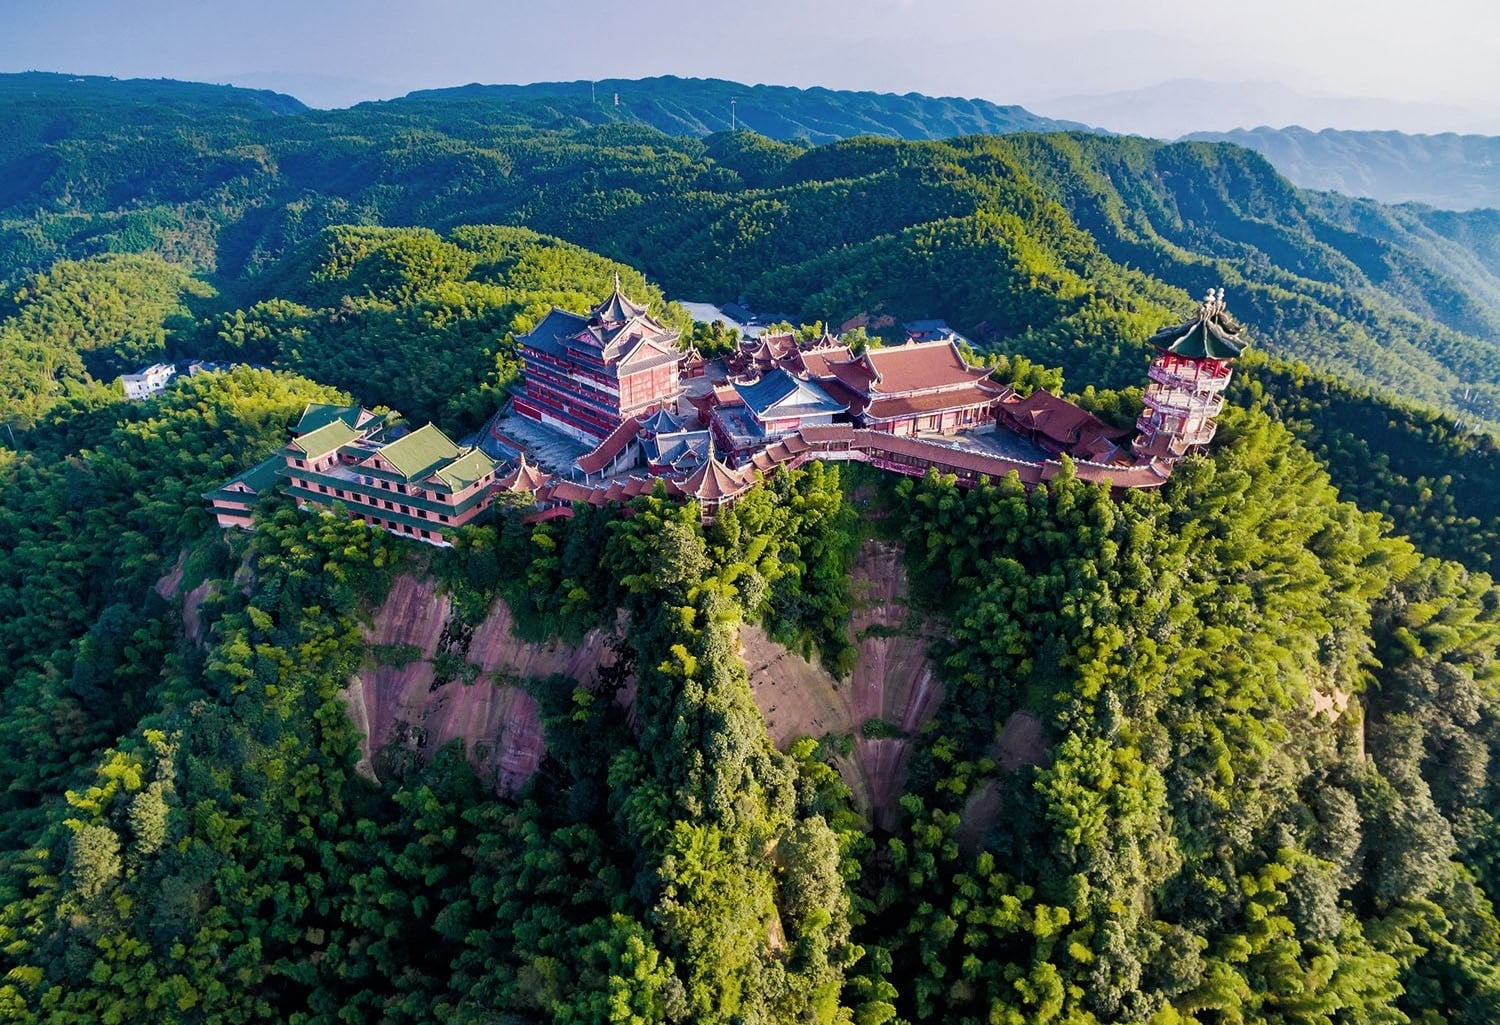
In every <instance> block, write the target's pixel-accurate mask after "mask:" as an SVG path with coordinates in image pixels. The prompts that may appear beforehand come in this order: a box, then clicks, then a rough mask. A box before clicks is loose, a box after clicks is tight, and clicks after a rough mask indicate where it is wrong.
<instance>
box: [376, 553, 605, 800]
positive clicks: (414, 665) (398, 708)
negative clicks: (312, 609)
mask: <svg viewBox="0 0 1500 1025" xmlns="http://www.w3.org/2000/svg"><path fill="white" fill-rule="evenodd" d="M511 627H512V619H511V614H510V609H509V608H508V607H507V606H506V605H505V603H504V602H501V601H497V602H496V603H495V605H494V606H493V607H492V608H491V609H490V613H489V615H488V616H486V617H485V620H484V622H482V623H481V624H479V625H478V626H477V627H475V628H474V630H473V632H472V633H469V632H467V631H465V630H464V629H463V628H462V626H461V624H459V623H457V622H456V621H455V620H454V619H453V616H452V605H451V603H450V601H449V600H448V597H447V596H446V595H443V594H439V593H438V592H437V588H436V585H435V584H434V583H433V582H432V581H430V580H419V579H417V578H415V577H410V576H402V577H398V578H397V579H396V581H395V583H394V584H393V585H392V587H391V591H390V594H389V595H388V596H387V598H386V600H385V603H384V604H383V605H382V606H381V607H380V609H379V610H378V611H377V612H376V614H375V617H374V621H373V622H372V623H371V625H370V627H369V629H368V630H367V631H366V640H367V641H368V642H369V643H370V645H371V646H372V648H373V649H374V650H375V652H376V656H375V657H372V658H371V659H369V660H367V661H366V663H365V665H363V666H362V667H361V668H360V671H359V673H358V674H357V675H356V676H355V677H354V679H353V680H351V681H350V684H349V687H348V689H347V691H346V699H347V701H348V704H349V712H350V715H351V716H352V717H353V718H354V722H355V725H356V726H358V727H359V729H360V730H361V731H362V732H363V733H364V735H365V741H364V745H363V754H364V758H363V760H362V762H361V769H362V770H363V771H365V772H368V773H369V774H371V775H372V776H378V772H379V767H380V766H382V765H390V764H393V763H395V762H398V761H400V760H404V759H417V758H423V757H425V756H426V754H427V753H429V752H432V751H436V750H437V749H438V748H439V747H441V746H442V745H444V744H446V743H448V742H449V741H452V740H462V741H463V743H464V748H465V750H466V751H467V752H468V754H469V760H470V761H471V762H472V763H473V765H474V767H475V770H476V771H477V772H478V773H479V774H480V778H481V779H484V780H485V781H486V782H489V783H492V784H493V785H494V786H495V788H496V789H497V790H498V791H500V792H502V793H509V792H514V791H515V789H516V788H518V787H519V786H520V785H521V784H523V783H525V782H526V780H528V779H530V778H531V775H532V773H534V772H535V771H536V768H537V765H538V764H540V762H541V758H542V753H543V750H544V748H543V741H542V724H541V718H540V716H539V714H538V709H537V703H536V700H535V699H534V698H533V697H532V696H531V695H530V694H528V693H526V691H525V690H523V689H522V688H521V687H520V686H517V683H518V682H519V681H520V680H523V679H525V678H527V677H545V676H550V675H551V674H553V673H563V674H564V675H567V676H570V677H573V678H574V679H587V678H588V677H590V676H592V675H593V674H594V673H596V672H597V671H598V669H599V667H600V666H601V665H606V664H610V663H612V661H613V657H614V655H613V651H612V649H611V648H610V646H609V645H608V644H607V643H606V642H607V638H606V636H605V635H604V634H603V633H602V632H600V631H595V632H594V633H591V634H589V636H588V637H587V638H585V640H584V642H583V643H582V644H581V645H578V646H576V647H570V646H565V645H561V644H530V643H526V642H523V641H521V640H518V639H517V638H516V637H515V636H514V634H513V633H512V630H511Z"/></svg>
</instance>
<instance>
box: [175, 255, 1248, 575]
mask: <svg viewBox="0 0 1500 1025" xmlns="http://www.w3.org/2000/svg"><path fill="white" fill-rule="evenodd" d="M917 328H920V329H921V332H918V331H917V330H916V329H917ZM1240 330H1241V329H1240V326H1239V325H1238V324H1237V323H1235V321H1234V320H1233V319H1232V318H1231V317H1230V316H1229V314H1228V312H1227V310H1226V309H1225V306H1224V293H1223V290H1222V289H1220V290H1219V291H1217V292H1210V293H1209V295H1208V296H1206V297H1205V298H1204V300H1203V303H1202V305H1201V306H1200V307H1199V309H1198V311H1197V312H1196V314H1195V315H1194V316H1193V318H1192V319H1191V320H1189V321H1187V322H1186V323H1183V324H1179V325H1176V326H1173V327H1169V328H1164V329H1163V330H1161V331H1159V332H1157V333H1156V334H1155V335H1153V336H1152V337H1151V339H1150V343H1151V344H1152V345H1153V346H1154V347H1155V348H1156V355H1155V357H1154V359H1153V360H1152V362H1151V367H1150V370H1149V384H1148V386H1147V388H1146V391H1145V395H1144V400H1143V401H1144V408H1143V409H1142V411H1141V414H1140V416H1139V418H1138V419H1137V422H1136V430H1135V431H1134V432H1132V431H1130V430H1129V429H1127V428H1118V427H1113V426H1111V425H1110V424H1108V423H1106V422H1105V421H1104V420H1101V419H1100V418H1099V417H1097V416H1095V415H1094V414H1092V413H1090V412H1088V411H1087V410H1085V409H1082V408H1081V407H1079V406H1077V405H1075V404H1074V403H1072V402H1069V401H1068V400H1066V399H1064V398H1061V397H1059V396H1057V395H1053V394H1051V393H1050V392H1048V391H1047V390H1045V389H1037V390H1036V391H1034V392H1032V393H1031V394H1030V395H1027V396H1024V397H1022V396H1020V395H1018V394H1017V393H1016V392H1015V391H1014V390H1013V389H1011V388H1008V387H1006V386H1004V385H1002V384H1000V383H998V382H996V381H994V380H992V379H991V378H990V375H989V371H988V370H987V369H986V368H984V367H975V366H970V365H969V363H968V362H967V360H965V359H964V356H963V352H962V351H961V350H960V348H959V344H958V342H957V341H956V340H955V339H956V337H957V336H944V335H942V332H943V331H948V332H950V334H951V329H947V328H946V325H942V324H940V322H925V321H918V322H913V324H911V325H908V332H909V334H911V335H913V338H911V339H910V340H908V341H907V343H906V344H904V345H897V346H892V347H890V348H873V349H870V350H867V351H865V352H862V353H854V352H852V351H851V350H850V348H849V347H848V346H846V345H843V344H841V343H840V342H839V341H838V340H837V339H835V338H832V337H831V336H829V335H824V336H823V337H821V338H819V339H817V340H815V341H813V342H810V343H803V344H799V343H798V342H797V339H796V336H795V335H793V334H790V333H787V334H778V335H770V336H765V337H762V338H760V339H746V340H745V341H744V342H742V343H741V345H740V347H739V349H738V350H737V351H736V352H734V353H731V354H730V356H729V357H728V358H727V359H725V360H722V361H714V363H713V366H715V367H717V370H713V371H711V372H709V373H708V377H709V379H708V380H705V381H698V382H696V383H695V384H694V385H693V387H692V389H691V394H690V396H689V399H690V401H689V402H687V403H683V404H682V406H681V408H680V409H679V408H678V400H679V398H680V397H681V395H682V392H683V387H682V381H681V378H680V376H679V366H680V363H681V361H682V358H683V353H682V352H681V351H680V350H679V349H678V347H677V335H676V333H675V332H673V331H669V330H668V329H666V328H663V327H662V326H661V325H660V324H658V323H657V322H656V321H654V320H652V319H651V318H650V317H649V316H647V314H646V312H645V309H644V308H643V307H641V306H639V305H637V304H635V303H632V302H631V301H630V300H629V299H627V298H626V297H625V296H624V294H623V293H622V292H621V291H620V287H619V281H618V279H617V280H616V283H615V289H614V292H613V294H612V295H611V296H610V297H609V298H608V299H606V300H605V301H604V302H602V303H600V304H599V305H598V306H596V307H594V308H593V309H592V310H591V311H590V312H589V313H588V314H587V315H586V316H584V315H578V314H572V313H568V312H566V311H562V310H558V309H556V308H554V309H553V310H552V311H551V312H549V313H548V315H547V317H546V318H544V319H543V321H542V323H541V324H539V325H538V326H537V328H536V329H534V330H533V331H532V332H530V333H529V334H527V335H525V336H523V337H522V338H521V339H520V342H521V346H522V352H523V355H524V358H525V363H526V377H525V381H524V384H523V385H522V386H521V387H520V388H518V389H517V390H516V394H515V397H514V406H513V411H514V412H515V413H516V414H517V415H519V416H522V417H525V418H527V419H529V420H533V421H536V422H540V423H543V424H546V425H547V426H549V427H551V428H554V429H556V430H558V431H561V432H563V433H564V434H566V435H568V436H569V437H571V438H574V439H578V440H582V441H584V442H585V443H587V444H589V445H591V446H592V447H591V448H590V449H589V450H588V451H586V452H584V454H583V455H581V456H578V457H577V458H576V459H573V460H572V465H571V466H570V467H566V468H562V469H558V470H557V471H556V472H548V471H547V470H543V469H541V468H539V467H538V466H537V465H536V464H535V463H534V462H532V461H530V460H529V459H528V457H527V451H526V449H525V448H524V447H523V446H519V445H518V444H517V443H515V442H510V441H509V439H505V438H504V437H503V436H502V435H499V433H498V430H496V431H495V437H496V438H497V439H500V440H501V442H502V443H503V444H502V446H501V447H502V449H504V451H501V450H497V449H495V448H493V446H492V447H491V449H490V451H492V452H497V451H499V452H500V454H501V455H502V456H503V455H505V452H506V451H509V452H517V451H519V453H520V454H519V456H518V457H513V456H506V457H505V458H506V459H507V460H508V468H506V469H505V470H504V472H502V462H501V461H500V460H497V459H496V458H493V457H492V456H491V455H489V454H486V452H485V451H483V450H481V449H480V448H478V447H476V446H473V445H469V446H460V445H457V444H455V443H454V442H453V441H451V440H449V438H448V437H447V436H446V435H444V434H443V432H442V431H440V430H439V429H438V428H437V427H436V426H433V425H431V424H428V425H427V426H425V427H422V428H420V429H419V430H416V431H412V432H410V433H401V432H400V429H399V428H394V429H393V428H389V427H388V426H387V422H386V419H385V418H384V417H381V416H378V415H377V414H375V413H373V412H371V411H370V410H367V409H363V408H361V407H359V406H347V407H346V406H330V405H326V404H319V403H314V404H312V405H309V406H308V407H307V410H306V411H305V412H304V414H303V416H302V418H301V420H300V421H299V422H298V424H297V425H296V427H294V428H293V429H292V431H291V435H292V436H291V438H290V440H289V441H288V442H287V444H286V446H285V447H284V448H283V449H282V450H281V451H280V452H279V453H278V454H277V455H275V456H273V457H272V458H271V459H268V460H266V461H265V462H262V463H260V464H258V465H256V466H254V467H251V468H250V469H248V470H246V471H245V472H243V473H241V474H239V475H238V476H236V477H234V478H233V479H231V480H230V481H228V482H227V483H225V484H224V485H223V486H222V487H220V488H217V489H215V490H214V491H212V492H209V493H208V494H207V495H205V496H204V497H205V498H207V499H208V500H209V501H210V502H211V504H212V506H213V510H214V513H215V515H216V517H217V518H218V521H219V523H220V525H221V526H225V527H231V526H234V527H249V526H251V524H252V511H253V508H254V506H255V503H256V502H257V501H258V500H259V497H260V496H261V495H263V494H265V493H266V492H267V491H269V490H271V489H272V488H274V487H276V486H277V485H278V484H280V485H281V486H283V487H284V488H285V490H286V492H287V493H289V494H290V495H292V496H293V497H294V498H295V499H296V500H297V503H298V505H299V506H301V507H304V508H305V507H315V508H324V509H327V508H331V507H332V506H333V505H334V504H335V503H341V504H342V505H343V507H344V508H346V509H347V510H348V512H349V513H350V514H352V515H354V516H356V517H358V518H359V519H361V520H363V521H364V522H366V523H368V524H370V525H371V526H374V527H380V528H382V529H385V530H388V531H391V532H393V533H397V534H400V535H402V536H405V537H410V538H414V539H416V540H421V541H426V542H428V543H431V544H439V545H445V544H448V543H449V540H448V534H447V532H448V531H451V530H452V529H453V528H456V527H459V526H462V525H464V524H466V523H470V522H473V521H474V520H475V519H476V518H477V517H479V516H480V515H481V514H482V513H483V512H484V511H485V510H486V509H488V508H490V507H491V505H492V504H493V503H494V501H495V499H496V498H497V496H500V495H503V494H508V495H510V496H513V497H512V501H513V502H514V501H520V502H523V503H529V504H530V505H532V506H533V511H532V512H531V513H529V514H528V515H527V517H526V518H527V519H528V520H529V521H536V520H544V519H551V518H554V517H558V516H571V515H572V511H573V509H574V508H575V507H576V506H578V505H594V506H604V505H609V504H612V503H622V502H626V501H628V500H630V499H632V498H635V497H637V496H640V495H645V494H649V493H652V492H653V491H659V492H660V493H662V494H665V495H667V496H671V497H678V498H684V499H693V500H695V501H697V502H698V503H699V507H700V510H701V512H702V515H703V518H704V521H705V522H709V521H712V520H713V519H714V518H716V517H717V516H718V513H719V511H720V510H721V509H722V508H723V507H724V506H725V505H727V504H729V503H731V502H733V501H734V500H735V499H736V498H738V497H739V496H740V495H742V494H744V493H745V492H746V491H748V490H750V489H751V488H753V487H754V486H755V484H756V482H757V481H758V480H759V479H760V478H762V477H764V476H767V475H770V474H773V473H775V472H777V471H779V470H781V469H784V468H795V467H797V466H801V465H803V464H804V463H806V462H808V461H811V460H815V459H816V460H826V461H833V462H839V461H856V462H864V463H868V464H870V465H872V466H875V467H878V468H879V469H881V470H885V471H888V472H892V473H899V474H903V475H907V476H914V477H917V476H922V475H923V474H925V473H927V472H928V471H929V470H931V469H936V470H937V471H938V472H939V473H943V474H951V475H952V476H953V477H954V478H955V479H956V480H957V482H958V483H959V485H960V486H963V487H972V486H975V485H977V484H979V483H981V482H984V481H991V482H994V481H1000V480H1002V479H1005V478H1007V477H1010V476H1011V475H1014V476H1015V477H1016V478H1017V479H1019V480H1020V481H1021V483H1022V484H1023V485H1024V486H1026V487H1028V488H1031V487H1037V486H1040V485H1042V484H1044V483H1046V482H1047V481H1050V480H1052V479H1053V478H1054V477H1056V476H1057V475H1058V474H1060V473H1064V472H1069V473H1072V474H1073V475H1074V476H1076V477H1077V478H1079V479H1081V480H1085V481H1090V482H1096V483H1100V484H1104V485H1107V486H1109V487H1110V488H1111V489H1112V490H1114V491H1115V492H1117V493H1118V492H1121V491H1124V490H1126V489H1141V488H1155V487H1160V486H1161V485H1162V484H1164V483H1165V482H1166V480H1167V479H1168V478H1169V477H1170V475H1171V473H1172V468H1173V466H1174V465H1175V463H1176V462H1177V461H1178V460H1180V459H1181V458H1183V457H1184V456H1185V455H1187V454H1189V453H1191V452H1192V451H1194V450H1197V449H1201V448H1202V447H1203V446H1204V445H1206V444H1208V442H1209V441H1210V440H1211V439H1212V438H1213V436H1214V431H1215V429H1216V428H1217V424H1218V421H1217V417H1218V415H1219V413H1220V411H1221V410H1222V409H1223V406H1224V389H1225V388H1226V386H1227V385H1228V383H1229V378H1230V364H1231V363H1232V362H1233V360H1234V359H1235V358H1236V357H1238V356H1239V355H1240V353H1241V351H1242V350H1243V348H1244V345H1245V342H1244V340H1243V339H1242V338H1241V337H1240ZM920 333H926V334H934V335H939V337H937V338H935V339H933V340H930V341H920V340H916V337H915V336H916V335H918V334H920ZM699 362H700V363H701V362H703V361H702V360H701V359H700V360H699ZM492 426H493V425H492ZM1132 434H1133V437H1132ZM538 444H539V445H541V447H542V448H545V443H543V442H538ZM506 445H508V446H509V448H508V449H507V448H505V446H506ZM1069 460H1071V461H1072V462H1071V469H1066V467H1068V465H1069V462H1068V461H1069ZM640 468H643V469H644V472H637V471H638V469H640Z"/></svg>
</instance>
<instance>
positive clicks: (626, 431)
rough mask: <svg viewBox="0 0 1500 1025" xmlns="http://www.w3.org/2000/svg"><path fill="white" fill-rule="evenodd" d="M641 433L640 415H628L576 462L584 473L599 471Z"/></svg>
mask: <svg viewBox="0 0 1500 1025" xmlns="http://www.w3.org/2000/svg"><path fill="white" fill-rule="evenodd" d="M640 433H641V421H640V418H639V417H634V416H631V417H626V418H625V419H624V420H621V421H620V424H619V426H618V427H616V428H615V429H614V430H612V431H610V432H609V433H608V434H607V435H605V437H604V440H603V441H601V442H599V444H598V445H597V446H596V447H595V448H594V450H593V451H592V452H585V453H584V454H583V455H581V456H579V457H578V458H577V459H576V460H575V461H574V462H575V463H576V465H577V466H578V468H579V469H580V470H582V471H583V472H584V473H598V472H599V471H600V470H602V469H604V468H605V467H606V466H608V465H609V464H610V463H612V462H614V461H615V459H616V458H617V457H618V456H619V455H620V453H621V452H624V451H625V447H626V446H627V445H629V444H630V443H631V442H632V441H634V440H635V439H636V435H638V434H640Z"/></svg>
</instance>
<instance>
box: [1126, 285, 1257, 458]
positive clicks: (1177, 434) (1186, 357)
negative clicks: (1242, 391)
mask: <svg viewBox="0 0 1500 1025" xmlns="http://www.w3.org/2000/svg"><path fill="white" fill-rule="evenodd" d="M1240 330H1241V329H1240V325H1239V324H1237V323H1236V322H1235V321H1234V319H1233V318H1232V317H1230V316H1229V313H1228V311H1227V310H1226V309H1225V308H1224V290H1223V289H1222V288H1221V289H1219V290H1218V292H1217V293H1215V292H1214V291H1213V290H1210V291H1209V293H1208V295H1206V296H1205V297H1204V299H1203V305H1202V306H1200V307H1199V308H1198V312H1197V314H1196V315H1195V316H1194V317H1193V319H1192V320H1190V321H1188V322H1187V323H1186V324H1179V325H1177V326H1175V327H1168V328H1163V329H1162V330H1160V331H1158V332H1157V333H1156V334H1154V335H1152V336H1151V338H1150V339H1149V341H1150V343H1151V344H1152V345H1154V346H1156V358H1155V359H1153V360H1152V361H1151V369H1150V371H1149V376H1150V378H1151V381H1150V383H1149V384H1148V385H1147V386H1146V393H1145V395H1144V396H1142V400H1141V401H1142V402H1143V403H1144V407H1145V408H1143V409H1142V410H1141V416H1140V419H1139V420H1137V421H1136V431H1137V432H1138V433H1137V436H1136V439H1135V441H1134V442H1133V443H1132V444H1133V446H1134V448H1135V452H1136V455H1137V456H1138V457H1140V458H1142V459H1164V460H1169V461H1172V460H1176V459H1180V458H1182V457H1183V456H1185V455H1187V454H1188V453H1189V452H1191V451H1193V450H1194V449H1196V448H1200V447H1202V446H1204V445H1207V444H1208V443H1209V442H1210V441H1211V440H1213V436H1214V431H1216V430H1217V429H1218V426H1219V420H1218V417H1219V413H1220V411H1221V410H1223V408H1224V389H1225V388H1226V387H1228V385H1229V375H1230V366H1229V364H1230V363H1232V362H1233V361H1234V359H1235V357H1237V356H1239V354H1240V352H1241V351H1243V350H1244V347H1245V342H1244V340H1243V339H1241V338H1240V336H1239V335H1240Z"/></svg>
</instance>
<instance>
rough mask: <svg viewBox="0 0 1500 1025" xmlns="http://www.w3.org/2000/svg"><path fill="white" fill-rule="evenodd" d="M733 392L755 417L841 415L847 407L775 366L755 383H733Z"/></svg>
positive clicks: (824, 392)
mask: <svg viewBox="0 0 1500 1025" xmlns="http://www.w3.org/2000/svg"><path fill="white" fill-rule="evenodd" d="M734 390H735V391H737V392H739V395H740V398H741V399H742V400H743V401H744V403H745V405H746V406H749V407H750V409H751V410H752V411H753V412H754V413H755V415H756V416H758V417H762V418H764V417H765V416H766V415H767V414H768V413H769V414H773V415H774V416H777V417H794V416H817V415H820V414H825V413H827V414H832V413H842V412H844V411H845V410H846V409H848V408H849V407H848V406H846V405H845V404H844V403H842V402H837V401H835V400H834V399H833V398H831V397H830V396H829V394H828V393H827V392H826V391H824V390H823V389H822V388H820V387H819V386H818V385H816V384H814V383H812V382H811V381H799V380H797V378H795V377H793V376H792V375H791V374H789V373H787V372H786V371H785V370H782V369H781V368H780V367H778V368H777V369H775V370H772V371H771V372H770V373H769V374H766V375H765V376H764V377H762V378H761V379H760V380H758V381H753V382H751V383H749V384H741V383H739V382H738V381H736V382H735V383H734Z"/></svg>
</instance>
